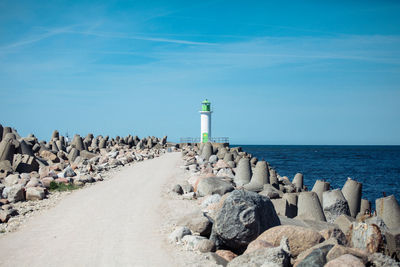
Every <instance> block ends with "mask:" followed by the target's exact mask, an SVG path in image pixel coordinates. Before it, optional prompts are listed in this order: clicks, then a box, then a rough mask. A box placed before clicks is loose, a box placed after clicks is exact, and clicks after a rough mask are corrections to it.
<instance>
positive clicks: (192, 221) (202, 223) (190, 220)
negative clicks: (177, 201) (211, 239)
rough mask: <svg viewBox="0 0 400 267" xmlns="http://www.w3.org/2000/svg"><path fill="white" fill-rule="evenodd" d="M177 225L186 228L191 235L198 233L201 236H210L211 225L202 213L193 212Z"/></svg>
mask: <svg viewBox="0 0 400 267" xmlns="http://www.w3.org/2000/svg"><path fill="white" fill-rule="evenodd" d="M178 224H179V225H184V226H187V227H188V228H189V229H190V230H191V231H192V233H199V234H200V235H201V236H207V237H208V236H210V234H211V227H212V223H211V222H210V220H209V219H208V218H207V217H205V216H204V215H203V213H202V212H193V213H190V214H188V215H186V216H184V217H183V218H182V219H180V220H179V222H178Z"/></svg>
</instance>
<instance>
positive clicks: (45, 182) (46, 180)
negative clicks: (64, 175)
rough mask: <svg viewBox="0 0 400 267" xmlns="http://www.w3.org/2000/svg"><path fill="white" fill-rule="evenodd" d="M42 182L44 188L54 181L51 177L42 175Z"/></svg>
mask: <svg viewBox="0 0 400 267" xmlns="http://www.w3.org/2000/svg"><path fill="white" fill-rule="evenodd" d="M41 181H42V184H43V186H44V187H45V188H50V183H51V182H53V181H54V178H53V177H44V178H42V179H41Z"/></svg>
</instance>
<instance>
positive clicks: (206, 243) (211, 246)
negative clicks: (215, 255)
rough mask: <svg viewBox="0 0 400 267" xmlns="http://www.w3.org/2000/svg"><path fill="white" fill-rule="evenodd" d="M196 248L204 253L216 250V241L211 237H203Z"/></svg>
mask: <svg viewBox="0 0 400 267" xmlns="http://www.w3.org/2000/svg"><path fill="white" fill-rule="evenodd" d="M194 250H197V251H200V252H202V253H207V252H214V251H215V243H214V242H212V241H211V240H209V239H203V240H200V241H199V242H197V243H196V245H195V246H194Z"/></svg>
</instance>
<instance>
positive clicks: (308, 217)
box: [171, 143, 400, 266]
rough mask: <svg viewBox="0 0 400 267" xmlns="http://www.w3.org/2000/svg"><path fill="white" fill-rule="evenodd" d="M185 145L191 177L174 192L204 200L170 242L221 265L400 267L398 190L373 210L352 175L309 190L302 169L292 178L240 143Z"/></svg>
mask: <svg viewBox="0 0 400 267" xmlns="http://www.w3.org/2000/svg"><path fill="white" fill-rule="evenodd" d="M181 149H182V157H183V159H184V166H182V168H183V169H185V170H186V172H187V175H188V179H187V183H186V184H180V185H175V186H174V187H173V188H172V190H171V192H173V194H178V195H181V196H182V199H184V200H196V201H197V202H198V203H201V205H200V206H199V213H197V215H196V216H186V217H185V219H183V220H181V221H180V222H179V227H180V228H178V229H177V230H176V232H174V233H173V234H172V235H173V236H174V237H172V238H171V240H174V241H173V242H175V241H179V242H180V243H183V244H186V246H187V247H188V248H189V249H191V250H197V251H200V252H203V253H208V256H207V258H209V259H213V260H214V261H215V262H216V263H217V264H222V265H224V266H225V265H227V266H324V265H326V266H400V265H399V257H400V242H399V240H400V207H399V204H398V202H397V200H396V199H395V198H394V196H389V197H385V198H381V199H378V200H376V209H377V210H376V214H374V213H372V211H371V205H370V203H369V201H368V200H365V199H362V184H361V183H359V182H357V181H355V180H352V179H351V178H349V179H348V180H347V181H346V183H345V185H344V186H343V188H342V189H333V190H330V185H329V183H327V182H325V181H323V180H318V181H316V183H315V185H314V187H313V189H312V191H308V190H307V188H306V187H305V186H304V183H303V174H301V173H297V174H296V175H295V177H294V178H293V180H292V181H290V180H289V179H288V177H282V176H280V175H279V173H278V172H277V171H276V170H274V169H273V168H272V167H271V166H270V165H269V164H268V162H266V161H263V160H258V159H257V158H255V157H252V155H250V154H248V153H246V152H244V151H242V149H241V148H240V147H236V148H229V147H227V146H224V145H222V144H211V143H206V144H201V145H198V144H194V145H192V144H182V145H181ZM183 188H186V189H188V190H183ZM194 222H201V225H207V227H208V228H207V229H209V228H211V231H209V230H207V231H204V229H203V228H201V229H200V228H199V227H198V226H199V223H194ZM211 226H212V227H211ZM182 233H184V234H185V236H184V237H181V236H182V235H183V234H182ZM205 240H207V241H205ZM200 242H201V244H203V243H204V244H206V243H207V246H205V245H202V246H200V245H198V244H199V243H200ZM199 247H201V249H199Z"/></svg>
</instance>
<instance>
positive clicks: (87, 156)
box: [79, 150, 96, 159]
mask: <svg viewBox="0 0 400 267" xmlns="http://www.w3.org/2000/svg"><path fill="white" fill-rule="evenodd" d="M79 156H80V157H81V158H83V159H91V158H94V157H96V154H94V153H92V152H89V151H86V150H82V151H81V152H80V153H79Z"/></svg>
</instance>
